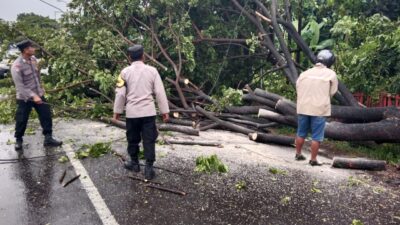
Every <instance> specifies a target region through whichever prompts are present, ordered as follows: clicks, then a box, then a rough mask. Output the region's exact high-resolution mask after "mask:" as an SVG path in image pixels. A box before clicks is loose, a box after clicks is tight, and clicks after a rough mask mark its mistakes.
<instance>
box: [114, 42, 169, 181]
mask: <svg viewBox="0 0 400 225" xmlns="http://www.w3.org/2000/svg"><path fill="white" fill-rule="evenodd" d="M128 54H129V57H130V60H131V62H132V63H131V65H130V66H128V67H126V68H124V69H123V70H122V72H121V74H120V76H119V78H118V83H117V88H116V95H115V103H114V119H116V120H118V119H119V116H120V114H122V113H123V111H124V106H125V108H126V112H125V115H126V129H127V131H126V137H127V140H128V153H129V155H130V157H131V160H130V161H128V162H126V163H125V168H126V169H128V170H131V171H134V172H139V171H140V165H139V158H138V156H139V143H140V141H141V140H142V139H143V148H144V156H145V158H146V166H145V170H144V175H145V179H147V180H150V179H153V178H154V176H155V172H154V169H153V163H154V161H155V160H156V155H155V142H156V139H157V136H158V131H157V127H156V107H155V104H154V98H153V95H154V96H155V97H156V99H157V105H158V108H159V110H160V112H161V114H162V117H163V121H164V122H167V121H168V119H169V114H168V113H169V107H168V100H167V96H166V94H165V89H164V85H163V83H162V81H161V77H160V75H159V74H158V71H157V69H156V68H154V67H152V66H149V65H146V64H144V62H143V61H144V54H143V46H142V45H133V46H131V47H129V48H128Z"/></svg>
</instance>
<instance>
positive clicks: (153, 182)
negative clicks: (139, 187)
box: [127, 175, 162, 185]
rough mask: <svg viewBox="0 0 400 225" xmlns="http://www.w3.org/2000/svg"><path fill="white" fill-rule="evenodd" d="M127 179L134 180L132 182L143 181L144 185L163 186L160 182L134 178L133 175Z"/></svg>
mask: <svg viewBox="0 0 400 225" xmlns="http://www.w3.org/2000/svg"><path fill="white" fill-rule="evenodd" d="M127 177H128V178H130V179H132V180H138V181H141V182H143V183H152V184H158V185H162V183H160V182H157V181H151V180H146V179H143V178H141V177H136V176H133V175H128V176H127Z"/></svg>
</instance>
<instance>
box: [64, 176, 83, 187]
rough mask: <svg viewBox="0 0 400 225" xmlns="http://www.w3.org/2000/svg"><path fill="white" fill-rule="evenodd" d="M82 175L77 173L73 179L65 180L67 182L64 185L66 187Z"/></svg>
mask: <svg viewBox="0 0 400 225" xmlns="http://www.w3.org/2000/svg"><path fill="white" fill-rule="evenodd" d="M80 176H81V175H80V174H78V175H76V176H75V177H73V178H72V179H71V180H69V181H67V182H65V184H64V185H63V187H66V186H68V185H69V184H70V183H72V182H74V181H76V180H77V179H78V178H79V177H80Z"/></svg>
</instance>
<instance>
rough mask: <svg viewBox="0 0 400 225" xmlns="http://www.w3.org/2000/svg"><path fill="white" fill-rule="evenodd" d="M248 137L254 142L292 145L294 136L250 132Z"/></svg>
mask: <svg viewBox="0 0 400 225" xmlns="http://www.w3.org/2000/svg"><path fill="white" fill-rule="evenodd" d="M249 139H250V140H252V141H255V142H260V143H267V144H271V143H273V144H280V145H288V146H292V147H294V140H295V138H294V137H288V136H283V135H274V134H260V133H250V134H249Z"/></svg>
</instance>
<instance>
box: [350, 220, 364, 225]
mask: <svg viewBox="0 0 400 225" xmlns="http://www.w3.org/2000/svg"><path fill="white" fill-rule="evenodd" d="M350 225H364V224H363V223H362V222H361V220H356V219H354V220H353V221H352V222H351V224H350Z"/></svg>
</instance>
